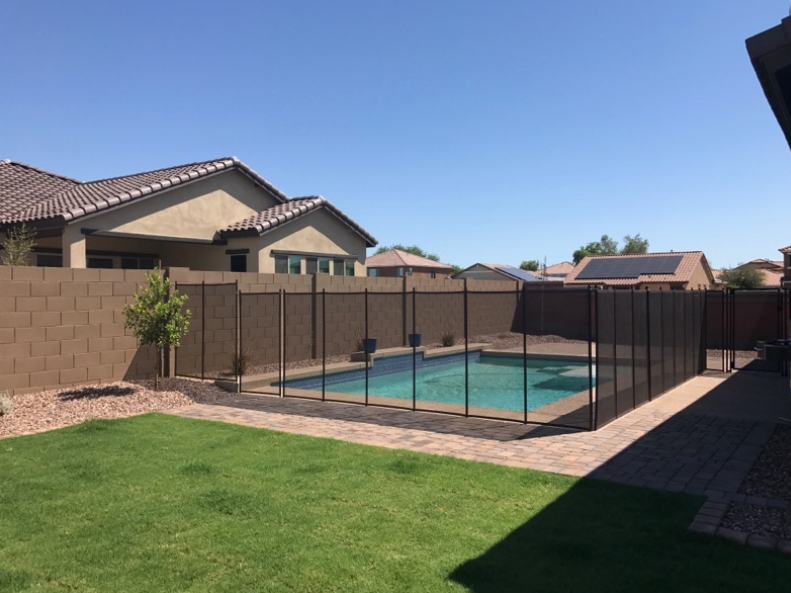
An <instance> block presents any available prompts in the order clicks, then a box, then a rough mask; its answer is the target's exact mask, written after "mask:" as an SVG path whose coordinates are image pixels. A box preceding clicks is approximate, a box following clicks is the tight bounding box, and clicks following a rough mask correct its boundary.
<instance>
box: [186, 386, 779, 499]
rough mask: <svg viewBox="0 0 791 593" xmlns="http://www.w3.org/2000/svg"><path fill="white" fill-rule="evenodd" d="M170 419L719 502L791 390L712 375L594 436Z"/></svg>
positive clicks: (245, 398)
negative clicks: (413, 453) (598, 480)
mask: <svg viewBox="0 0 791 593" xmlns="http://www.w3.org/2000/svg"><path fill="white" fill-rule="evenodd" d="M171 413H173V414H178V415H182V416H187V417H190V418H202V419H207V420H218V421H223V422H232V423H236V424H243V425H247V426H253V427H259V428H268V429H272V430H278V431H284V432H291V433H297V434H304V435H310V436H316V437H327V438H334V439H341V440H346V441H350V442H355V443H363V444H368V445H374V446H379V447H388V448H398V449H408V450H412V451H420V452H424V453H433V454H438V455H450V456H453V457H459V458H462V459H471V460H476V461H485V462H490V463H498V464H502V465H509V466H514V467H525V468H531V469H536V470H541V471H548V472H556V473H561V474H568V475H573V476H586V475H587V476H591V477H595V478H601V479H605V480H611V481H615V482H622V483H627V484H633V485H638V486H648V487H653V488H659V489H665V490H670V491H679V492H680V491H683V492H689V493H695V494H706V495H708V496H709V498H710V499H711V500H721V499H723V498H724V497H725V496H726V495H728V494H732V493H735V492H736V491H737V490H738V487H739V484H740V483H741V481H742V479H743V478H744V476H745V475H746V474H747V472H748V471H749V470H750V468H751V467H752V465H753V463H754V462H755V460H756V458H757V457H758V455H759V453H760V451H761V447H762V446H763V445H764V444H765V443H766V441H767V439H768V438H769V436H770V435H771V433H772V430H773V429H774V426H775V423H776V421H777V417H778V416H788V415H789V388H788V380H787V379H783V378H782V377H780V376H778V375H776V374H771V373H753V372H745V371H743V372H737V373H733V374H730V375H726V374H722V373H712V374H708V375H704V376H699V377H696V378H694V379H692V380H690V381H688V382H686V383H684V384H683V385H680V386H679V387H677V388H675V389H673V390H672V391H670V392H668V393H666V394H665V395H663V396H661V397H659V398H657V399H655V400H654V401H652V402H649V403H648V404H646V405H644V406H642V407H641V408H638V409H637V410H635V411H633V412H631V413H628V414H626V415H624V416H622V417H621V418H619V419H617V420H616V421H614V422H612V423H611V424H609V425H608V426H605V427H603V428H601V429H600V430H598V431H596V432H576V431H569V430H563V429H558V428H552V427H545V426H529V425H528V426H525V425H520V424H516V423H508V422H497V421H488V420H479V419H471V418H458V417H452V416H445V415H441V414H432V413H425V412H411V411H400V410H390V409H382V408H374V407H368V408H365V407H362V406H358V405H349V404H337V403H326V402H325V403H322V402H315V401H307V400H299V399H289V398H277V397H271V396H260V395H246V394H242V395H238V396H232V397H231V398H229V399H227V400H224V401H222V402H220V403H217V404H195V405H191V406H187V407H184V408H179V409H177V410H173V411H172V412H171Z"/></svg>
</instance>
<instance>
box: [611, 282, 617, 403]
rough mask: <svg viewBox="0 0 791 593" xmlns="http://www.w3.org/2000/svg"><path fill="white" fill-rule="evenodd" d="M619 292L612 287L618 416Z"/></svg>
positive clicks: (614, 385)
mask: <svg viewBox="0 0 791 593" xmlns="http://www.w3.org/2000/svg"><path fill="white" fill-rule="evenodd" d="M617 295H618V292H617V291H616V290H615V289H614V288H613V289H612V359H613V374H612V377H613V381H612V382H613V388H614V390H615V394H614V395H615V400H614V403H615V417H616V418H617V417H618V299H616V298H615V297H616V296H617Z"/></svg>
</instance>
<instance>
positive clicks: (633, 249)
mask: <svg viewBox="0 0 791 593" xmlns="http://www.w3.org/2000/svg"><path fill="white" fill-rule="evenodd" d="M623 242H624V243H625V245H624V246H623V247H622V248H621V255H634V254H638V253H648V239H643V238H642V237H641V236H640V233H637V234H636V235H635V236H634V237H632V236H631V235H626V236H625V237H624V238H623Z"/></svg>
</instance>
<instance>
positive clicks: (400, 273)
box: [396, 266, 404, 278]
mask: <svg viewBox="0 0 791 593" xmlns="http://www.w3.org/2000/svg"><path fill="white" fill-rule="evenodd" d="M396 276H398V277H399V278H403V277H404V268H403V266H398V267H397V268H396Z"/></svg>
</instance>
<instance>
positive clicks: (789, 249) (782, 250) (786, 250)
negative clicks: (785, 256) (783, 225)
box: [778, 245, 791, 253]
mask: <svg viewBox="0 0 791 593" xmlns="http://www.w3.org/2000/svg"><path fill="white" fill-rule="evenodd" d="M778 251H779V252H780V253H791V245H789V246H787V247H781V248H780V249H778Z"/></svg>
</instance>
